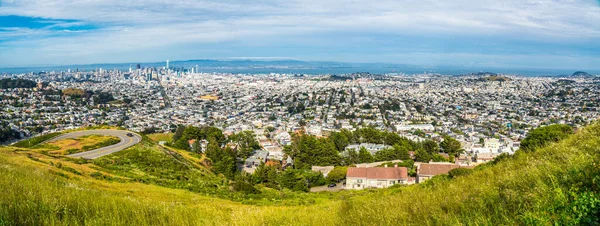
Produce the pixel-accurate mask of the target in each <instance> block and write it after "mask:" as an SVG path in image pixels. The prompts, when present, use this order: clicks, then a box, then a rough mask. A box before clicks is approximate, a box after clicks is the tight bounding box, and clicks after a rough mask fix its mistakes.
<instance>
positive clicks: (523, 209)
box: [340, 124, 600, 225]
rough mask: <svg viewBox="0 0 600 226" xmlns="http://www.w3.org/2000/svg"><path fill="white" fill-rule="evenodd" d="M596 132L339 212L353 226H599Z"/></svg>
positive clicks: (359, 200) (359, 201) (599, 136)
mask: <svg viewBox="0 0 600 226" xmlns="http://www.w3.org/2000/svg"><path fill="white" fill-rule="evenodd" d="M599 154H600V126H599V125H598V124H596V125H593V126H590V127H588V128H585V129H582V130H580V131H579V132H578V133H577V134H576V135H573V136H571V137H569V138H567V139H566V140H563V141H562V142H559V143H556V144H552V145H550V146H548V147H546V148H542V149H539V150H536V151H535V152H533V153H527V154H525V153H518V154H517V155H515V156H513V157H511V158H507V159H503V160H500V161H497V162H496V163H495V164H486V165H483V166H480V167H477V168H476V170H474V171H473V173H472V174H470V175H468V176H463V177H457V178H454V179H449V178H448V177H447V176H441V177H436V178H435V179H432V180H431V181H427V183H424V184H420V185H419V186H413V187H407V188H403V189H396V190H388V191H382V193H383V194H376V195H368V196H363V197H356V198H353V199H350V200H348V201H346V202H344V204H343V208H342V210H341V211H340V215H341V216H344V217H343V218H342V221H343V222H344V223H347V224H352V225H393V224H422V223H424V224H433V225H439V224H453V225H454V224H480V225H515V224H531V225H548V224H554V223H557V224H559V225H573V224H575V225H580V224H600V222H599V221H598V220H599V219H600V218H599V217H598V216H597V215H598V214H600V195H599V193H598V192H599V187H598V186H599V183H600V170H599V168H598V163H600V155H599Z"/></svg>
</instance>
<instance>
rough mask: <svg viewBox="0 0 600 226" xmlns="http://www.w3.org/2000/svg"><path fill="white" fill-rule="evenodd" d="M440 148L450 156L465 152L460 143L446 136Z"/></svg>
mask: <svg viewBox="0 0 600 226" xmlns="http://www.w3.org/2000/svg"><path fill="white" fill-rule="evenodd" d="M440 147H441V148H442V151H444V153H447V154H449V155H457V154H460V153H461V152H463V150H462V145H461V144H460V142H459V141H458V140H456V139H454V138H452V137H450V136H444V141H442V142H441V143H440Z"/></svg>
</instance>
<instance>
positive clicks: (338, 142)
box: [329, 132, 349, 152]
mask: <svg viewBox="0 0 600 226" xmlns="http://www.w3.org/2000/svg"><path fill="white" fill-rule="evenodd" d="M329 138H330V139H331V140H333V143H335V147H336V148H337V150H338V151H339V152H342V151H344V149H345V148H346V147H347V146H348V144H349V141H348V137H346V135H345V134H344V133H341V132H339V133H337V132H334V133H332V134H331V136H330V137H329Z"/></svg>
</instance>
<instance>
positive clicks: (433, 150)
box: [421, 140, 440, 155]
mask: <svg viewBox="0 0 600 226" xmlns="http://www.w3.org/2000/svg"><path fill="white" fill-rule="evenodd" d="M421 145H422V146H423V149H425V151H427V153H429V154H431V155H433V154H437V153H439V152H440V146H438V144H437V143H436V142H435V141H432V140H426V141H423V143H421Z"/></svg>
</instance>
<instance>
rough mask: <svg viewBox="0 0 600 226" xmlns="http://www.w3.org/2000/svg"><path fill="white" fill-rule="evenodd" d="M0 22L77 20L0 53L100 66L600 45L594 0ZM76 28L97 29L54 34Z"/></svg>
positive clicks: (73, 8) (313, 4)
mask: <svg viewBox="0 0 600 226" xmlns="http://www.w3.org/2000/svg"><path fill="white" fill-rule="evenodd" d="M0 15H21V16H29V17H40V18H45V19H53V20H63V19H72V20H77V22H66V23H57V24H56V25H54V26H61V27H64V28H65V30H60V29H58V30H49V29H47V28H46V29H45V30H44V29H41V30H40V29H38V30H34V29H25V28H23V29H22V30H18V31H0V40H7V39H9V40H13V41H8V42H4V43H3V44H2V43H0V48H2V49H4V50H8V52H17V50H18V51H27V52H31V53H35V54H37V55H44V54H48V55H52V56H88V57H94V56H100V55H103V56H105V58H106V55H107V54H110V53H115V52H116V53H125V52H127V51H143V50H148V49H153V48H161V47H168V46H172V45H183V44H202V45H207V44H208V45H210V44H218V43H223V42H233V41H235V42H239V43H247V44H248V46H252V45H254V43H250V41H249V40H252V41H253V42H258V43H264V44H268V43H271V42H285V40H292V41H290V43H289V44H290V45H293V44H294V43H293V40H296V39H297V37H298V36H300V37H307V38H310V37H312V36H314V35H315V34H327V33H334V32H354V33H364V34H368V33H387V34H396V35H403V34H421V35H423V36H427V35H431V36H459V37H461V36H482V37H486V38H489V37H503V38H504V39H509V40H517V41H519V40H522V41H538V42H549V43H553V42H557V43H563V44H564V43H570V42H577V43H582V42H583V43H585V42H594V41H593V40H595V39H600V7H598V3H597V2H596V1H592V0H581V1H575V0H496V1H492V0H470V1H468V0H456V1H444V0H378V1H372V0H273V1H267V0H256V1H243V0H221V1H217V0H197V1H196V0H0ZM82 24H92V25H97V26H99V27H101V28H100V29H97V30H92V31H87V32H82V33H78V34H76V35H56V34H53V33H60V32H62V33H65V32H68V31H70V30H68V27H69V26H77V25H82ZM18 37H21V38H20V39H19V38H18ZM282 40H283V41H282ZM595 43H596V44H598V42H597V41H596V42H595ZM5 53H6V52H5Z"/></svg>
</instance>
